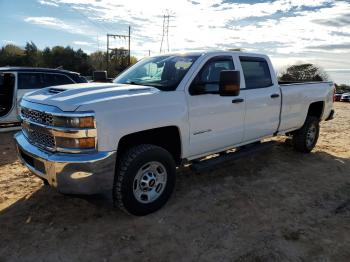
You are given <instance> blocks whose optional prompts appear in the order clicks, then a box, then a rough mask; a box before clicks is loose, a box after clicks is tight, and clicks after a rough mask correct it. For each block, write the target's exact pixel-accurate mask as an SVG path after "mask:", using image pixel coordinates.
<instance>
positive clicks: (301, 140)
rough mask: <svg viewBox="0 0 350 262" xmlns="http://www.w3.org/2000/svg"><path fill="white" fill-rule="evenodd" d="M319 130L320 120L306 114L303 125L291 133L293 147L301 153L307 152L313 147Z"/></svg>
mask: <svg viewBox="0 0 350 262" xmlns="http://www.w3.org/2000/svg"><path fill="white" fill-rule="evenodd" d="M319 132H320V122H319V119H318V118H317V117H314V116H308V117H307V118H306V120H305V123H304V125H303V126H302V127H301V128H300V129H299V130H297V131H295V132H294V133H293V134H292V135H293V139H292V142H293V147H294V149H295V150H297V151H299V152H303V153H309V152H311V150H312V149H313V148H314V147H315V145H316V143H317V140H318V136H319Z"/></svg>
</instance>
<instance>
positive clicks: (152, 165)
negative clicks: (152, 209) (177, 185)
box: [133, 161, 167, 204]
mask: <svg viewBox="0 0 350 262" xmlns="http://www.w3.org/2000/svg"><path fill="white" fill-rule="evenodd" d="M166 182H167V172H166V169H165V167H164V166H163V165H162V164H161V163H160V162H156V161H153V162H148V163H147V164H145V165H143V166H142V167H141V168H140V169H139V170H138V172H137V174H136V176H135V178H134V182H133V192H134V196H135V198H136V199H137V201H139V202H141V203H144V204H149V203H151V202H153V201H155V200H156V199H158V198H159V197H160V195H161V194H162V193H163V191H164V188H165V186H166Z"/></svg>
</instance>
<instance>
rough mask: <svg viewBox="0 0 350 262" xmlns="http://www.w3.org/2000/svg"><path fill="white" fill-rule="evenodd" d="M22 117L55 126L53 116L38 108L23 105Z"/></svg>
mask: <svg viewBox="0 0 350 262" xmlns="http://www.w3.org/2000/svg"><path fill="white" fill-rule="evenodd" d="M21 115H22V118H23V119H24V120H25V119H28V120H29V121H31V122H35V123H39V124H42V125H48V126H53V124H54V123H53V116H52V115H51V114H48V113H45V112H40V111H37V110H33V109H29V108H25V107H22V108H21Z"/></svg>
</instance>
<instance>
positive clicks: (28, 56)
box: [0, 42, 350, 92]
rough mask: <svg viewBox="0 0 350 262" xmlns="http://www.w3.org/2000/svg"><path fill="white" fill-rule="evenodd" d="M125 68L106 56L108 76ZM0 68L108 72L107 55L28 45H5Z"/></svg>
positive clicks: (300, 72)
mask: <svg viewBox="0 0 350 262" xmlns="http://www.w3.org/2000/svg"><path fill="white" fill-rule="evenodd" d="M231 51H241V49H237V50H236V49H234V50H231ZM136 62H137V59H136V57H133V56H132V57H131V64H134V63H136ZM128 65H129V58H128V56H127V54H125V53H123V52H118V50H112V51H111V52H110V54H109V66H108V76H109V77H114V76H116V75H117V74H119V73H120V72H121V71H123V70H124V69H125V68H127V67H128ZM0 66H31V67H47V68H62V69H66V70H71V71H74V72H79V73H80V74H81V75H84V76H91V75H92V73H93V71H96V70H106V69H107V54H106V52H102V51H97V52H93V53H91V54H87V53H85V52H84V51H83V50H82V49H80V48H79V49H77V50H74V49H73V48H72V47H70V46H66V47H63V46H54V47H52V48H49V47H46V48H45V49H43V50H40V49H38V47H37V46H36V45H35V44H34V43H33V42H27V43H26V45H25V47H24V48H21V47H19V46H16V45H14V44H7V45H5V46H3V47H2V48H1V50H0ZM278 79H279V81H285V82H308V81H327V80H329V76H328V75H327V73H326V72H325V71H324V70H323V69H322V68H321V67H319V66H317V65H314V64H310V63H306V64H296V65H291V66H288V67H286V68H285V69H284V70H282V71H281V72H280V73H279V74H278ZM336 88H337V91H339V92H345V91H348V92H349V91H350V87H349V86H347V85H339V86H338V85H336Z"/></svg>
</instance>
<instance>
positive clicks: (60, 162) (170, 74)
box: [15, 52, 334, 215]
mask: <svg viewBox="0 0 350 262" xmlns="http://www.w3.org/2000/svg"><path fill="white" fill-rule="evenodd" d="M333 93H334V85H333V83H331V82H318V83H303V84H300V83H298V84H292V83H289V84H279V83H278V81H277V79H276V76H275V73H274V70H273V67H272V64H271V62H270V60H269V58H268V57H267V56H265V55H260V54H251V53H243V52H193V53H185V54H167V55H161V56H155V57H150V58H147V59H144V60H141V61H140V62H138V63H137V64H135V65H134V66H132V67H131V68H129V69H128V70H126V71H125V72H123V73H122V74H121V75H119V76H118V77H117V78H116V79H115V80H114V83H101V84H97V83H88V84H75V85H66V86H58V87H55V88H45V89H42V90H38V91H36V92H33V93H31V94H29V95H26V96H24V97H23V99H22V102H21V109H20V110H21V118H22V119H23V128H22V131H21V132H19V133H17V134H16V136H15V139H16V142H17V148H18V154H19V157H20V159H21V160H22V162H23V163H24V164H25V165H26V166H27V167H28V168H29V169H30V170H31V171H32V172H33V173H34V174H36V175H37V176H39V177H40V178H41V179H43V180H44V181H46V182H47V183H48V184H50V185H51V186H53V187H55V188H57V190H58V191H59V192H62V193H73V194H95V193H101V192H106V191H107V192H110V193H111V194H112V196H113V199H114V201H115V204H116V205H118V206H119V207H120V208H122V209H123V210H125V211H127V212H129V213H131V214H134V215H146V214H148V213H151V212H154V211H156V210H158V209H159V208H161V207H162V206H163V205H164V204H165V203H166V202H167V200H168V198H169V197H170V195H171V193H172V191H173V189H174V185H175V180H176V167H178V166H181V165H182V164H184V163H189V164H192V166H193V167H195V168H198V167H200V166H201V165H204V166H205V165H208V163H209V164H210V163H214V164H218V163H220V161H219V160H220V159H227V158H229V159H231V158H230V156H231V157H234V156H243V155H245V154H247V153H249V152H250V150H254V148H262V147H264V143H261V144H260V143H257V142H259V141H261V140H262V139H264V138H267V137H271V136H277V135H288V136H291V137H292V141H293V145H294V148H295V149H296V150H298V151H300V152H304V153H307V152H310V151H311V150H312V149H313V148H314V146H315V144H316V142H317V139H318V136H319V122H320V121H322V120H329V119H332V118H333V113H334V110H333ZM245 145H254V146H249V147H243V146H245ZM232 148H236V149H238V150H237V152H234V153H231V152H229V151H228V150H229V149H232ZM242 148H243V149H242ZM214 153H220V154H219V157H218V158H211V159H210V160H203V158H204V157H205V156H208V155H211V154H214ZM197 160H203V161H197ZM208 161H209V162H208ZM210 161H212V162H210ZM213 161H214V162H213Z"/></svg>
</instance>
